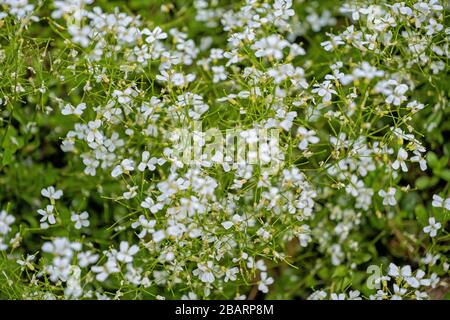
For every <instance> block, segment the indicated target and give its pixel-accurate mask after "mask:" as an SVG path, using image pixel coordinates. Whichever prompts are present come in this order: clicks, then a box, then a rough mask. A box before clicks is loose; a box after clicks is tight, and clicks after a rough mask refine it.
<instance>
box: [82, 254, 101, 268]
mask: <svg viewBox="0 0 450 320" xmlns="http://www.w3.org/2000/svg"><path fill="white" fill-rule="evenodd" d="M98 258H99V255H98V254H94V253H93V252H92V251H86V252H80V253H79V254H78V255H77V260H78V265H79V266H80V267H82V268H85V267H87V266H88V265H90V264H93V263H96V262H97V260H98Z"/></svg>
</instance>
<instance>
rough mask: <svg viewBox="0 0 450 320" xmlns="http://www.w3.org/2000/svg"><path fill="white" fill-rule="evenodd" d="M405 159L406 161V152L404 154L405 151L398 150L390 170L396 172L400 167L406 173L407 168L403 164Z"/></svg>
mask: <svg viewBox="0 0 450 320" xmlns="http://www.w3.org/2000/svg"><path fill="white" fill-rule="evenodd" d="M406 159H408V152H406V150H405V149H403V148H400V149H399V150H398V154H397V160H395V161H394V163H393V164H392V168H393V169H394V170H398V168H399V167H401V168H402V171H403V172H408V167H407V166H406V162H405V160H406Z"/></svg>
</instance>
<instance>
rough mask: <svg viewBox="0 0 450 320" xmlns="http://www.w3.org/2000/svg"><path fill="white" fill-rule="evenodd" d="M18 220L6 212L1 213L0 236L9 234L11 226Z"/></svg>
mask: <svg viewBox="0 0 450 320" xmlns="http://www.w3.org/2000/svg"><path fill="white" fill-rule="evenodd" d="M15 220H16V219H15V218H14V216H12V215H10V214H8V212H6V211H5V210H2V211H1V212H0V234H3V235H5V234H8V232H9V231H11V227H10V225H11V224H13V223H14V221H15Z"/></svg>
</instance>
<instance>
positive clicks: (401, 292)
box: [391, 284, 406, 300]
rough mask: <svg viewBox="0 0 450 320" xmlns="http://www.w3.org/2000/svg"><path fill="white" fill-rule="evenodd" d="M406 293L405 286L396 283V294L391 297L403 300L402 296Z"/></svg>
mask: <svg viewBox="0 0 450 320" xmlns="http://www.w3.org/2000/svg"><path fill="white" fill-rule="evenodd" d="M405 294H406V289H405V288H400V287H399V286H398V285H397V284H394V295H393V296H392V297H391V300H402V296H403V295H405Z"/></svg>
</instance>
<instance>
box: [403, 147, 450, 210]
mask: <svg viewBox="0 0 450 320" xmlns="http://www.w3.org/2000/svg"><path fill="white" fill-rule="evenodd" d="M410 160H411V162H418V163H419V165H420V170H422V171H425V170H427V161H426V160H425V159H424V158H423V157H422V155H421V154H420V152H419V151H417V150H414V156H412V157H411V159H410ZM449 208H450V199H449Z"/></svg>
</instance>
